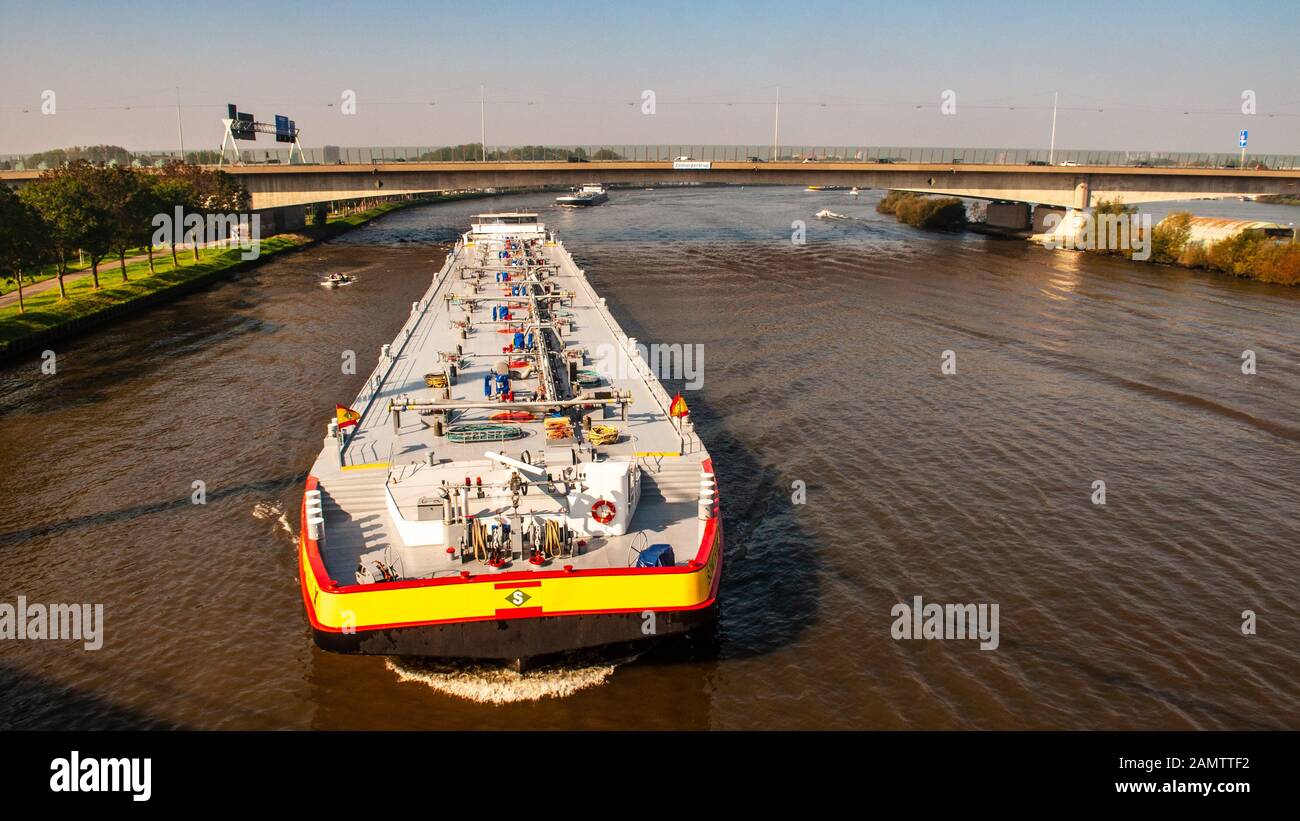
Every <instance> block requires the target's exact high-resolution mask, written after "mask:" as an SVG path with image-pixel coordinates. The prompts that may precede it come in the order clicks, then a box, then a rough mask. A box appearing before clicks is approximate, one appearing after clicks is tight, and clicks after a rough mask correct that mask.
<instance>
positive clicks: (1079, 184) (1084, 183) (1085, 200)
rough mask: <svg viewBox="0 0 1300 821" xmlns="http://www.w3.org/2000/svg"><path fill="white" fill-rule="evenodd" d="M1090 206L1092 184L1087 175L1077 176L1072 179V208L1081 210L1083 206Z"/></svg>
mask: <svg viewBox="0 0 1300 821" xmlns="http://www.w3.org/2000/svg"><path fill="white" fill-rule="evenodd" d="M1091 207H1092V185H1091V184H1090V183H1089V181H1088V178H1087V177H1079V178H1078V179H1076V180H1075V181H1074V210H1076V211H1082V210H1083V209H1085V208H1091Z"/></svg>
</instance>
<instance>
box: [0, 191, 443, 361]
mask: <svg viewBox="0 0 1300 821" xmlns="http://www.w3.org/2000/svg"><path fill="white" fill-rule="evenodd" d="M420 202H427V200H404V201H400V202H387V203H382V204H381V205H377V206H375V207H374V208H371V209H368V210H366V211H361V212H358V213H355V214H350V215H348V216H346V217H342V218H339V219H336V220H331V221H330V222H329V223H328V224H326V225H323V226H319V227H312V228H308V229H306V230H305V231H303V232H301V233H295V234H280V235H277V236H274V237H269V238H267V239H264V240H262V242H261V253H260V254H259V256H258V258H257V259H255V260H245V259H242V258H241V255H242V254H243V253H245V252H244V251H242V250H241V249H239V248H224V249H203V250H201V251H200V252H199V260H198V262H195V261H194V259H193V255H192V254H193V252H192V251H188V250H187V251H186V252H185V253H183V254H181V255H180V263H181V264H180V265H179V266H176V267H173V266H172V260H171V256H170V255H167V256H165V257H162V258H159V259H156V260H155V261H154V267H155V269H156V272H155V273H154V274H152V275H151V274H150V273H149V263H148V261H147V260H140V261H138V262H135V263H131V264H129V265H128V266H127V277H128V280H129V281H127V282H122V280H121V274H120V271H119V268H118V266H117V265H116V264H110V265H101V266H100V275H99V279H100V284H101V288H100V289H99V290H98V291H96V290H94V289H93V287H92V282H91V279H90V277H84V278H82V279H79V280H76V281H70V282H68V288H67V290H68V298H67V299H61V298H60V297H59V291H58V289H57V288H50V289H48V290H46V291H43V292H41V293H38V294H33V295H32V296H30V297H28V298H27V299H26V305H27V310H26V312H25V313H20V312H19V310H18V306H17V305H16V304H15V305H11V306H8V307H5V308H3V309H0V359H3V358H6V357H9V356H13V355H16V354H19V353H22V352H25V351H29V350H32V349H33V348H35V347H37V346H39V345H44V344H47V343H49V342H52V341H53V340H55V339H63V338H66V337H68V336H71V335H74V334H77V333H81V332H82V331H85V330H88V329H90V328H93V327H96V326H99V325H102V324H104V323H105V322H108V321H110V320H112V319H114V318H116V317H119V316H124V315H126V314H128V313H133V312H135V311H137V310H140V309H143V308H145V307H148V306H150V305H154V304H158V303H159V302H163V301H167V300H170V299H174V298H176V297H179V296H183V295H184V294H187V293H191V292H192V291H195V290H197V289H199V288H201V287H203V286H205V285H207V284H209V283H211V282H214V281H216V280H217V279H220V278H223V277H225V276H228V275H230V274H232V273H234V272H236V271H240V270H245V269H248V268H251V267H254V266H256V265H258V264H260V263H261V262H262V261H264V260H266V259H270V258H272V257H275V256H277V255H280V254H283V253H286V252H289V251H293V250H296V249H299V248H304V247H306V246H308V245H312V244H313V243H316V242H320V241H321V240H325V239H329V238H331V237H335V236H338V235H339V234H342V233H345V232H347V231H350V230H352V229H353V228H356V227H358V226H360V225H364V224H365V223H367V222H369V221H371V220H373V219H375V218H376V217H379V216H382V215H384V214H387V213H389V212H390V211H395V210H397V209H399V208H405V207H407V206H409V205H413V204H416V203H420Z"/></svg>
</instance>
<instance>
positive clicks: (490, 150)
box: [0, 143, 1300, 170]
mask: <svg viewBox="0 0 1300 821" xmlns="http://www.w3.org/2000/svg"><path fill="white" fill-rule="evenodd" d="M216 155H217V152H215V151H206V152H203V151H200V152H187V153H186V155H185V156H186V158H187V159H188V160H189V161H191V162H200V163H211V164H215V163H216V161H217V156H216ZM130 157H131V162H132V163H133V164H138V165H145V166H154V165H162V164H163V163H165V162H167V161H170V160H176V159H179V158H180V152H177V151H138V152H131V155H130ZM679 157H689V158H690V159H692V160H697V161H707V162H756V163H758V162H773V161H774V159H775V160H779V161H782V162H804V161H806V162H810V163H813V162H862V163H876V164H882V163H917V164H936V165H952V164H957V163H971V164H997V165H1058V166H1060V165H1067V166H1068V165H1090V166H1113V167H1121V168H1220V169H1221V168H1229V169H1231V168H1237V167H1239V166H1240V164H1241V156H1240V154H1239V153H1232V152H1227V153H1218V154H1212V153H1201V152H1185V151H1174V152H1165V151H1102V150H1080V149H1065V150H1057V151H1055V152H1053V151H1049V150H1048V149H1046V148H926V147H891V146H780V147H778V148H776V149H773V147H772V146H770V145H765V146H756V145H698V144H697V145H669V144H665V145H550V146H545V145H522V146H487V148H486V150H485V149H484V148H483V147H482V146H480V145H478V144H477V143H469V144H465V145H458V146H436V147H431V146H361V147H345V146H324V147H321V148H308V149H306V150H305V156H304V160H305V164H307V165H334V164H338V163H348V164H378V163H401V162H487V163H492V162H557V163H562V162H573V163H581V162H584V161H591V160H601V161H612V162H617V161H620V160H624V161H630V162H667V161H671V160H674V159H677V158H679ZM81 158H86V159H92V160H93V159H97V157H95V156H93V155H92V154H90V153H89V152H82V154H81V155H78V154H77V153H76V152H45V153H43V154H25V155H23V154H14V155H0V170H25V169H37V168H46V167H52V165H57V164H59V163H60V162H62V161H67V160H71V159H81ZM240 159H241V160H242V161H243V162H244V163H246V164H251V165H288V164H290V163H289V152H288V150H287V149H261V148H256V149H243V150H241V151H240ZM119 161H120V160H119ZM1245 167H1246V168H1247V169H1255V168H1264V169H1272V170H1294V169H1297V168H1300V155H1294V154H1247V155H1246V162H1245Z"/></svg>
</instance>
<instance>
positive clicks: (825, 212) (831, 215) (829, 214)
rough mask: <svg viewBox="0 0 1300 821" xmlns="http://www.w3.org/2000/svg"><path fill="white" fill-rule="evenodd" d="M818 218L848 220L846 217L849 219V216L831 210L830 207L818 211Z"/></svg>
mask: <svg viewBox="0 0 1300 821" xmlns="http://www.w3.org/2000/svg"><path fill="white" fill-rule="evenodd" d="M817 219H819V220H846V219H848V217H846V216H844V215H843V214H837V213H835V212H834V211H832V210H830V209H829V208H823V209H822V210H820V211H818V212H817Z"/></svg>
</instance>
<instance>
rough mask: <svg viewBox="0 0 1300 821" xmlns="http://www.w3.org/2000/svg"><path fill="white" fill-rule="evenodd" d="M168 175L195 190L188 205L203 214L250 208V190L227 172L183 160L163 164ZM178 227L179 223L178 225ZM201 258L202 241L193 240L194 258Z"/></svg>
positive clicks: (163, 172)
mask: <svg viewBox="0 0 1300 821" xmlns="http://www.w3.org/2000/svg"><path fill="white" fill-rule="evenodd" d="M162 174H163V176H164V177H165V178H170V179H173V180H179V181H183V182H186V183H188V184H189V185H190V187H191V188H192V190H193V191H194V197H195V198H194V201H193V202H192V203H189V204H188V207H189V208H191V209H193V210H195V211H198V212H199V213H202V214H221V213H226V214H230V213H239V212H242V211H247V210H248V202H249V197H248V191H247V190H245V188H244V186H243V184H242V183H240V182H239V180H237V179H235V178H234V177H232V176H231V175H229V174H227V173H226V172H224V171H218V170H216V169H212V168H200V167H199V166H197V165H187V164H185V163H182V162H170V163H167V164H166V165H165V166H163V170H162ZM177 228H178V229H179V226H177ZM198 258H199V243H198V242H195V243H194V259H195V260H198Z"/></svg>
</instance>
